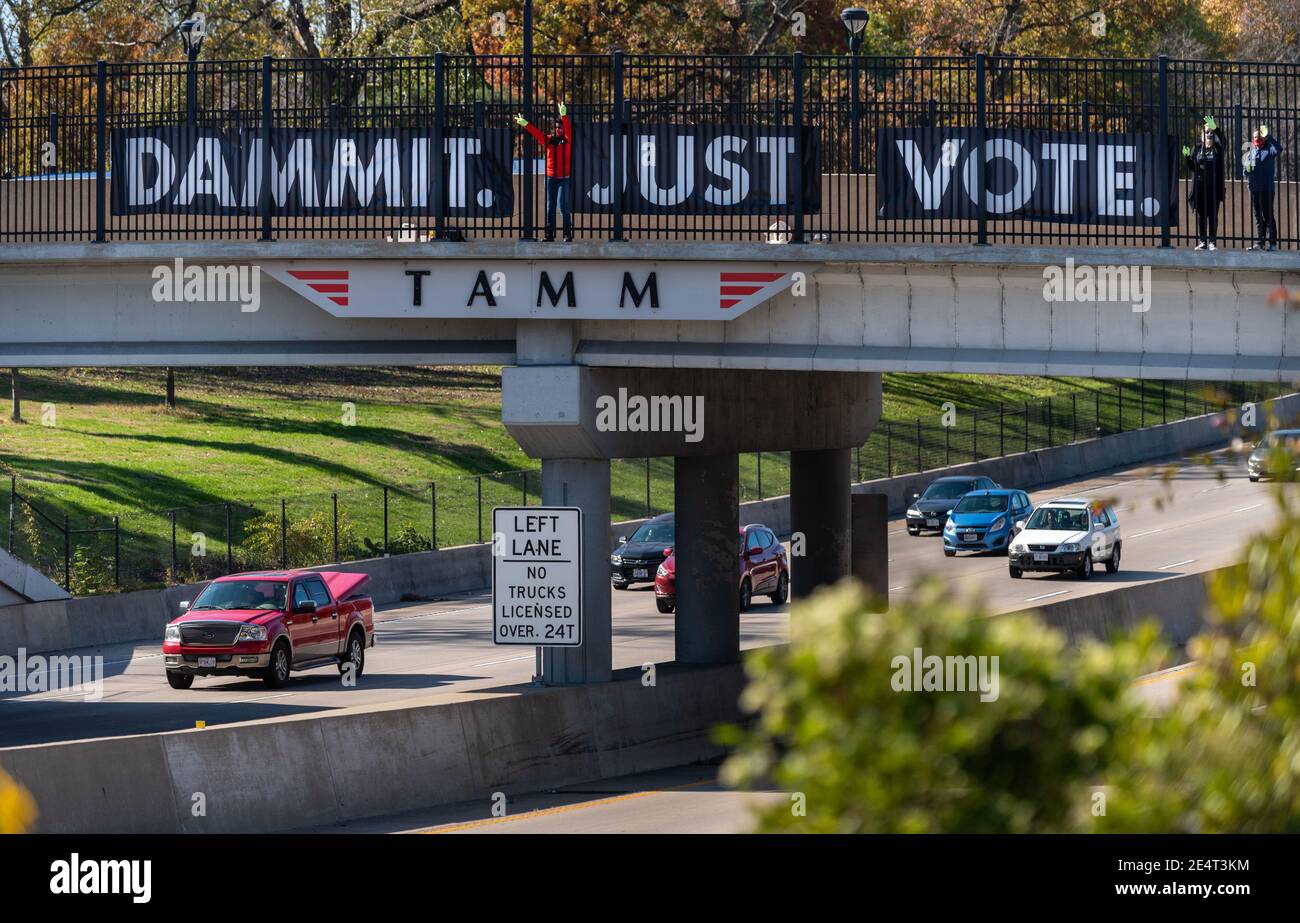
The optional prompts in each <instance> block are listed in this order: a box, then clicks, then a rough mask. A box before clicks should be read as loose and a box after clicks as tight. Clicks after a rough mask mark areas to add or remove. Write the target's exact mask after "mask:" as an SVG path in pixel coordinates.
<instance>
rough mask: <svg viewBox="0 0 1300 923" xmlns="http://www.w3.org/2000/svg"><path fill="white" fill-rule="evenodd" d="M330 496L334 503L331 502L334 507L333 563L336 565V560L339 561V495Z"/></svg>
mask: <svg viewBox="0 0 1300 923" xmlns="http://www.w3.org/2000/svg"><path fill="white" fill-rule="evenodd" d="M330 496H331V498H332V499H333V501H334V502H333V506H334V562H335V563H338V560H339V495H338V494H337V493H334V494H331V495H330Z"/></svg>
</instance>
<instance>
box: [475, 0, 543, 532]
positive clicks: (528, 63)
mask: <svg viewBox="0 0 1300 923" xmlns="http://www.w3.org/2000/svg"><path fill="white" fill-rule="evenodd" d="M523 69H524V74H523V77H524V87H523V91H524V118H526V119H527V120H528V121H529V122H531V121H532V120H533V5H532V3H531V2H528V0H525V2H524V54H523ZM524 139H525V140H524V145H523V149H524V174H523V176H522V177H521V180H522V182H521V183H520V186H521V189H522V192H523V197H524V207H523V212H522V214H523V221H522V225H521V227H520V230H519V239H520V240H533V239H534V237H533V160H534V158H533V156H532V153H533V144H532V139H531V137H530V136H529V135H527V134H525V135H524ZM480 512H481V511H480ZM479 518H480V519H482V516H481V515H480V516H479ZM482 531H483V530H482V529H481V528H480V529H479V541H480V542H482V541H483V536H482Z"/></svg>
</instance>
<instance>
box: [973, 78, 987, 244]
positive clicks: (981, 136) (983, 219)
mask: <svg viewBox="0 0 1300 923" xmlns="http://www.w3.org/2000/svg"><path fill="white" fill-rule="evenodd" d="M984 71H985V66H984V53H983V52H980V53H979V54H977V55H975V150H974V151H972V152H971V156H972V157H974V158H975V195H976V197H977V199H978V201H977V202H976V204H975V213H976V218H977V225H976V226H977V229H978V230H977V236H976V243H979V244H987V243H988V242H989V215H988V196H987V195H986V194H985V191H984V190H985V188H986V186H987V179H986V177H985V164H984V142H985V138H986V135H987V133H988V118H987V115H988V114H987V112H986V111H985V109H986V105H985V104H986V100H985V98H984Z"/></svg>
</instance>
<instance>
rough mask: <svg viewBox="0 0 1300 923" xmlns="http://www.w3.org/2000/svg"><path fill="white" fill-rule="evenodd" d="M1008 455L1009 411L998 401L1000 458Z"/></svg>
mask: <svg viewBox="0 0 1300 923" xmlns="http://www.w3.org/2000/svg"><path fill="white" fill-rule="evenodd" d="M1006 454H1007V411H1006V406H1005V405H1004V404H1003V403H1002V402H1001V401H998V457H999V458H1001V457H1002V456H1003V455H1006Z"/></svg>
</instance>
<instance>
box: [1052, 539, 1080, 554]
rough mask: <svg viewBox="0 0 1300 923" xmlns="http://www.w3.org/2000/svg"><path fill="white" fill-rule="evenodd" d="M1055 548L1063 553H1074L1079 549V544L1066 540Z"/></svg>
mask: <svg viewBox="0 0 1300 923" xmlns="http://www.w3.org/2000/svg"><path fill="white" fill-rule="evenodd" d="M1056 550H1057V551H1060V552H1063V553H1065V554H1074V553H1075V552H1077V551H1078V550H1079V545H1078V543H1076V542H1066V543H1065V544H1064V545H1062V546H1061V547H1060V548H1057V549H1056Z"/></svg>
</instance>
